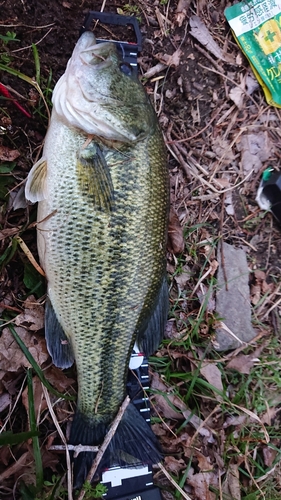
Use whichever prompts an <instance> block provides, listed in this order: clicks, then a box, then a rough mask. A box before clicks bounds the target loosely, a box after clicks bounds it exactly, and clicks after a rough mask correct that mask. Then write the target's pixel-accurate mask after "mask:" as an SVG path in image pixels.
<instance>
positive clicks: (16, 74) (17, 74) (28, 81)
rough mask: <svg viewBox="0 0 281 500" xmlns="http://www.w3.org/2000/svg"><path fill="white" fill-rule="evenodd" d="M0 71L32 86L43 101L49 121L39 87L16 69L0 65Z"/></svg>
mask: <svg viewBox="0 0 281 500" xmlns="http://www.w3.org/2000/svg"><path fill="white" fill-rule="evenodd" d="M0 70H2V71H6V72H7V73H10V75H13V76H17V77H18V78H21V80H24V81H25V82H27V83H29V84H30V85H32V86H33V87H35V88H36V90H37V92H38V93H39V94H40V97H41V98H42V99H43V102H44V104H45V106H46V110H47V113H48V119H49V121H50V111H49V108H48V105H47V103H46V99H45V97H44V94H43V92H42V90H41V88H40V86H39V85H38V83H37V81H36V80H33V79H32V78H30V76H27V75H25V74H24V73H21V72H20V71H18V70H16V69H13V68H10V67H9V66H6V65H5V64H1V63H0Z"/></svg>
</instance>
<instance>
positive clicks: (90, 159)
mask: <svg viewBox="0 0 281 500" xmlns="http://www.w3.org/2000/svg"><path fill="white" fill-rule="evenodd" d="M77 171H78V180H79V185H80V189H81V192H82V194H83V195H85V196H88V197H89V198H90V200H91V201H92V202H93V203H94V204H95V205H96V207H97V208H98V209H100V210H106V211H111V210H112V208H113V202H114V194H113V184H112V179H111V175H110V171H109V168H108V165H107V162H106V160H105V158H104V155H103V152H102V150H101V148H100V147H99V146H98V145H97V144H93V143H90V144H89V146H87V147H86V148H84V149H81V150H80V151H79V154H78V157H77Z"/></svg>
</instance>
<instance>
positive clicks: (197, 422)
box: [151, 372, 214, 443]
mask: <svg viewBox="0 0 281 500" xmlns="http://www.w3.org/2000/svg"><path fill="white" fill-rule="evenodd" d="M151 389H154V390H158V391H160V392H163V393H165V396H162V395H161V394H153V395H152V397H151V400H152V401H153V405H154V406H156V408H157V409H158V411H159V412H160V413H161V414H162V415H163V416H164V417H166V418H171V419H175V420H181V419H183V418H185V419H188V420H189V423H190V424H191V425H193V427H194V428H195V429H196V430H197V429H198V433H199V434H200V435H201V436H204V437H205V438H207V441H208V442H209V443H212V442H214V438H213V435H212V433H211V431H210V430H209V429H208V428H207V427H206V426H203V425H202V424H203V420H201V419H200V418H199V417H197V415H192V412H191V411H190V410H189V409H188V408H187V406H186V405H185V404H184V402H183V401H182V400H181V399H180V398H179V397H178V396H175V395H174V394H171V388H170V387H167V386H166V385H165V384H164V382H163V381H162V380H161V378H160V376H159V375H158V373H155V372H154V373H153V374H152V379H151ZM169 402H170V403H171V405H172V406H174V407H176V408H178V409H179V411H178V412H177V411H175V410H174V409H173V408H172V406H170V405H169Z"/></svg>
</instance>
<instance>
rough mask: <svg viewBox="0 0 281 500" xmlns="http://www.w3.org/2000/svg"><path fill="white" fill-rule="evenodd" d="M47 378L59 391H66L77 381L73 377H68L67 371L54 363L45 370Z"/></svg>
mask: <svg viewBox="0 0 281 500" xmlns="http://www.w3.org/2000/svg"><path fill="white" fill-rule="evenodd" d="M44 375H45V378H46V379H47V380H48V382H50V384H51V385H52V386H53V387H55V389H57V391H59V392H65V391H66V390H67V389H69V387H70V386H71V385H72V384H74V383H75V380H74V379H73V378H70V377H67V376H66V375H65V373H64V372H63V371H62V370H60V369H59V368H57V367H56V366H54V365H52V366H50V368H48V369H47V370H45V371H44Z"/></svg>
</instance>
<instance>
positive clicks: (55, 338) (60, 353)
mask: <svg viewBox="0 0 281 500" xmlns="http://www.w3.org/2000/svg"><path fill="white" fill-rule="evenodd" d="M45 337H46V343H47V348H48V352H49V354H50V356H51V357H52V360H53V363H54V365H56V366H57V367H58V368H62V369H65V368H69V367H70V366H71V365H72V364H73V363H74V355H73V352H72V348H71V345H70V343H69V340H68V338H67V336H66V335H65V333H64V331H63V329H62V327H61V325H60V323H59V321H58V319H57V316H56V313H55V311H54V308H53V306H52V303H51V301H50V299H49V298H47V301H46V307H45Z"/></svg>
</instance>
